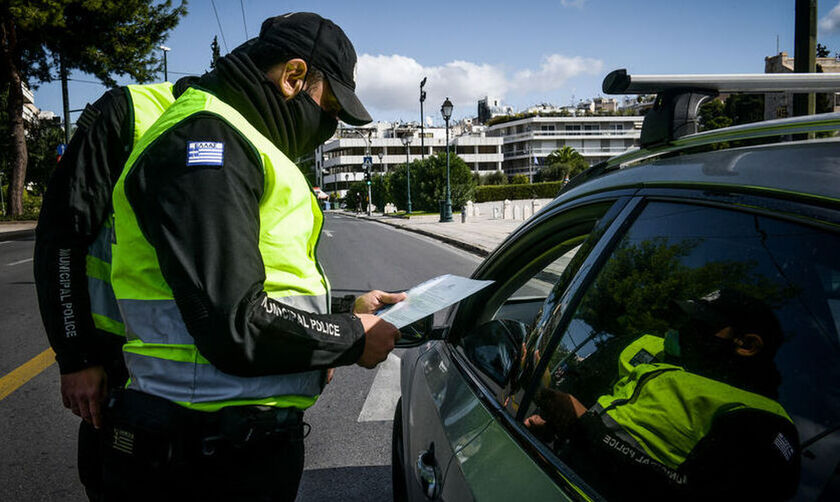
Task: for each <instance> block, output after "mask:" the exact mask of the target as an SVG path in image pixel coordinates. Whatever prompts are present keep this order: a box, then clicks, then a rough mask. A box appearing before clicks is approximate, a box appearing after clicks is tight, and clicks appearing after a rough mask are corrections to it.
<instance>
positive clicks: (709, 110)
mask: <svg viewBox="0 0 840 502" xmlns="http://www.w3.org/2000/svg"><path fill="white" fill-rule="evenodd" d="M699 118H700V130H701V131H709V130H712V129H720V128H722V127H729V126H731V125H732V119H731V118H729V117H727V116H726V111H725V109H724V105H723V101H721V100H719V99H712V100H710V101H707V102H705V103H703V104H702V105H701V106H700V113H699Z"/></svg>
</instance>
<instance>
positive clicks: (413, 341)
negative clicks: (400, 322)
mask: <svg viewBox="0 0 840 502" xmlns="http://www.w3.org/2000/svg"><path fill="white" fill-rule="evenodd" d="M434 319H435V316H434V314H433V315H430V316H428V317H424V318H423V319H420V320H419V321H414V322H413V323H411V324H409V325H408V326H403V327H402V328H400V334H401V335H402V336H401V337H400V339H399V340H397V343H396V347H397V348H398V349H410V348H411V347H417V346H418V345H422V344H424V343H426V342H427V341H429V340H440V339H442V338H443V336H442V333H443V329H442V328H440V329H435V328H434V327H433V322H434Z"/></svg>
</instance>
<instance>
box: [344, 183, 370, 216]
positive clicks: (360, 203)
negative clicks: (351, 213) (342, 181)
mask: <svg viewBox="0 0 840 502" xmlns="http://www.w3.org/2000/svg"><path fill="white" fill-rule="evenodd" d="M365 201H367V183H365V182H364V181H354V182H353V183H352V184H351V185H350V188H349V189H347V195H345V196H344V202H346V203H347V208H348V209H353V210H356V211H361V210H362V209H363V208H364V207H365Z"/></svg>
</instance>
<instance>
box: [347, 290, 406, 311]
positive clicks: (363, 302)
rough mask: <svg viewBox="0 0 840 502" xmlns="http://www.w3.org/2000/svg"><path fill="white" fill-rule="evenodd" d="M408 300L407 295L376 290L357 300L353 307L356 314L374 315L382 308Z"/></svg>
mask: <svg viewBox="0 0 840 502" xmlns="http://www.w3.org/2000/svg"><path fill="white" fill-rule="evenodd" d="M405 299H406V295H405V293H386V292H384V291H379V290H378V289H374V290H373V291H368V292H367V293H365V294H363V295H362V296H360V297H358V298H356V303H355V304H354V305H353V313H354V314H373V313H374V312H376V311H377V310H379V309H381V308H382V307H385V306H388V305H391V304H393V303H399V302H401V301H403V300H405Z"/></svg>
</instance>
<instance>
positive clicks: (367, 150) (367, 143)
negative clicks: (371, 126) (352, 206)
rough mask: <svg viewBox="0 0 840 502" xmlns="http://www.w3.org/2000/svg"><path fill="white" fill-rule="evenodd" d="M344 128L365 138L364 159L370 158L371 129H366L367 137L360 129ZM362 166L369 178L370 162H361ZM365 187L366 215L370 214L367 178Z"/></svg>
mask: <svg viewBox="0 0 840 502" xmlns="http://www.w3.org/2000/svg"><path fill="white" fill-rule="evenodd" d="M345 130H349V131H352V132H354V133H356V134H358V135H359V136H360V137H361V138H362V139H363V140H365V158H366V159H367V158H370V135H371V132H373V131H368V134H367V137H365V135H364V134H362V131H360V130H358V129H355V128H353V129H345ZM365 166H366V167H365ZM362 167H363V168H365V169H366V171H367V177H368V178H370V174H371V167H372V166H371V165H370V164H362ZM367 189H368V200H367V215H368V216H370V206H371V202H372V201H371V200H370V197H371V194H370V180H369V179H368V180H367Z"/></svg>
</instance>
